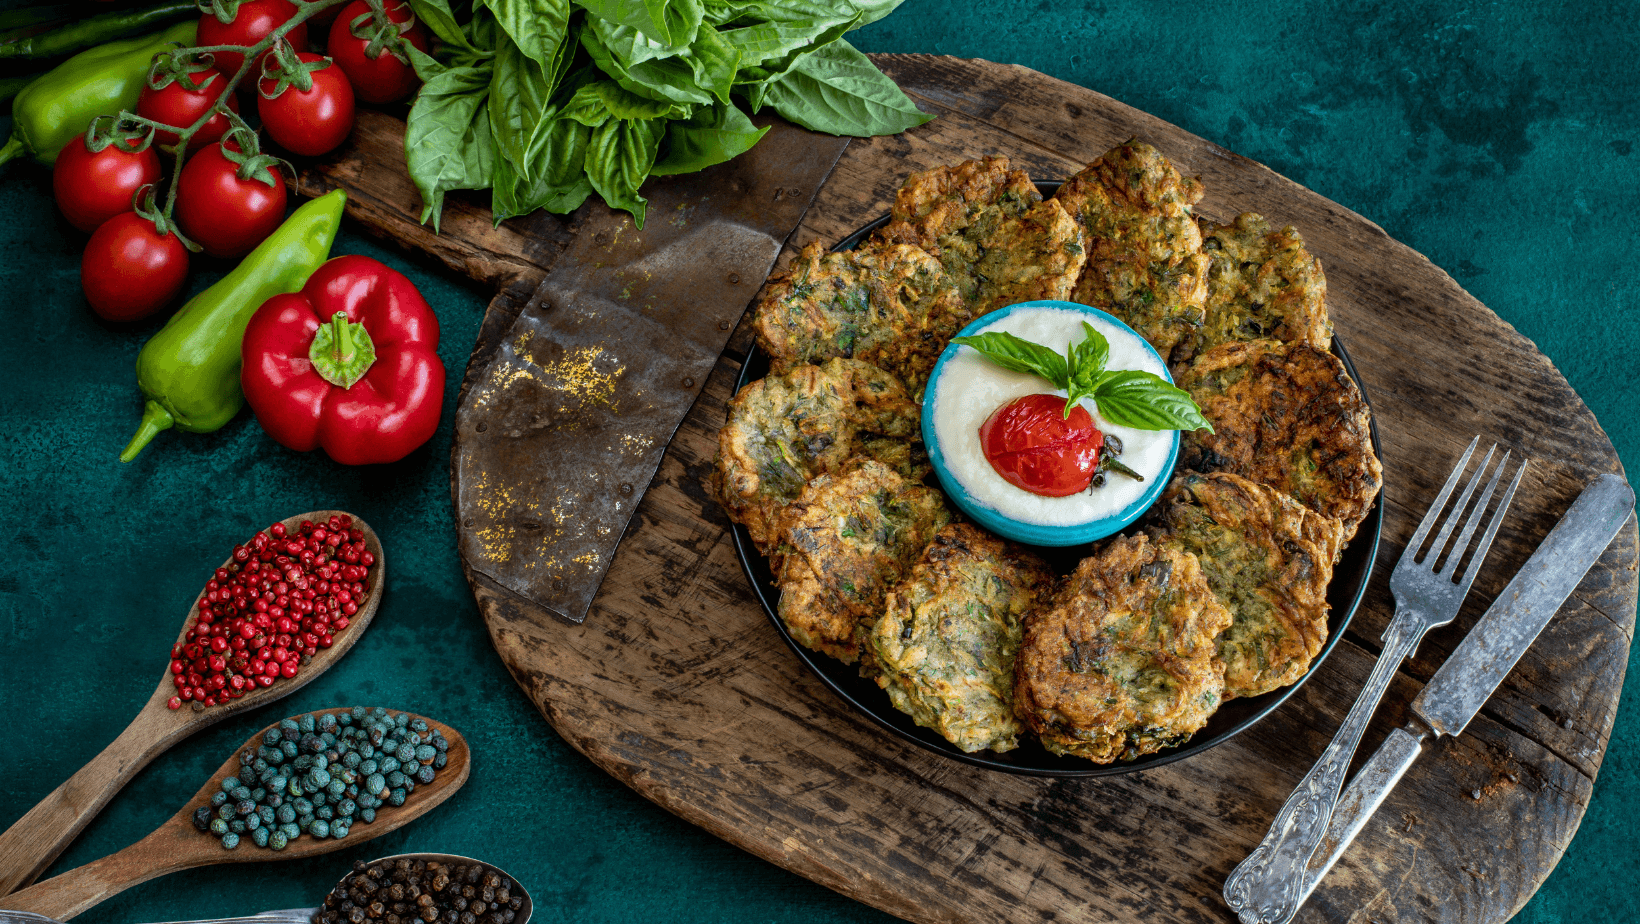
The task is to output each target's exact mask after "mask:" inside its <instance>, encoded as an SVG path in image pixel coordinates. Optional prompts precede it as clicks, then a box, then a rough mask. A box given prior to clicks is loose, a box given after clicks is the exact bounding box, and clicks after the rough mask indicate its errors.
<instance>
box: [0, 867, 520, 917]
mask: <svg viewBox="0 0 1640 924" xmlns="http://www.w3.org/2000/svg"><path fill="white" fill-rule="evenodd" d="M393 860H421V861H423V862H434V861H436V862H439V863H445V864H457V863H478V864H480V865H483V866H487V867H489V868H490V869H493V870H495V871H496V872H498V873H500V874H501V875H503V876H506V877H507V878H508V879H510V880H512V882H513V886H514V888H515V889H516V890H517V893H518V894H519V895H521V896H523V898H524V904H522V905H520V906H519V908H518V916H517V917H516V918H514V919H513V924H530V916H531V915H532V914H533V913H534V911H535V903H534V902H533V901H532V900H531V899H530V893H529V890H528V889H526V888H524V884H523V883H522V882H519V881H518V878H517V877H516V876H514V875H512V874H511V873H509V872H507V871H506V870H504V869H502V868H501V867H499V866H496V865H495V864H493V863H485V862H484V861H482V860H474V859H473V858H472V857H463V856H460V855H458V854H453V853H399V854H394V855H393V856H390V857H382V858H381V859H379V860H371V861H370V862H369V863H368V864H366V865H367V866H375V865H376V864H378V863H388V862H391V861H393ZM352 875H353V872H352V871H351V870H349V871H348V873H347V875H346V876H343V877H342V878H341V879H340V880H339V881H338V882H337V883H336V884H337V885H341V884H342V883H343V882H346V881H347V880H348V878H349V877H351V876H352ZM318 911H319V909H318V908H290V909H287V910H284V911H264V912H262V913H261V914H252V915H247V916H245V917H238V918H201V919H199V920H197V921H168V922H163V924H311V922H312V921H313V916H314V915H315V914H317V913H318ZM0 924H62V922H60V921H58V920H57V919H56V918H48V917H46V916H45V915H43V914H35V913H34V912H32V911H0Z"/></svg>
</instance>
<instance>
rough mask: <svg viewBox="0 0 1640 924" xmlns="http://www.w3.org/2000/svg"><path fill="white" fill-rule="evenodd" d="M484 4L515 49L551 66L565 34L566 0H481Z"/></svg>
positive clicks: (567, 17)
mask: <svg viewBox="0 0 1640 924" xmlns="http://www.w3.org/2000/svg"><path fill="white" fill-rule="evenodd" d="M484 5H485V6H486V7H488V8H489V10H490V12H492V13H494V14H495V18H496V22H497V23H499V24H500V26H501V29H502V31H504V32H506V33H507V36H508V37H509V38H511V39H512V40H513V41H514V42H516V43H517V44H518V48H519V50H521V51H523V52H524V54H525V55H526V56H528V57H529V58H530V59H532V60H534V61H536V62H537V63H539V64H541V65H542V66H543V67H547V68H550V67H552V65H553V62H554V60H555V59H556V58H557V56H558V54H559V49H561V48H562V47H563V45H564V39H565V38H566V37H567V36H568V35H569V14H570V5H569V0H484Z"/></svg>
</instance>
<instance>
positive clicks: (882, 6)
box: [854, 0, 905, 26]
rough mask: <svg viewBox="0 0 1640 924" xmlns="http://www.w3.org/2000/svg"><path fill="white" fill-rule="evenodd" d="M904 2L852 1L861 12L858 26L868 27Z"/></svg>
mask: <svg viewBox="0 0 1640 924" xmlns="http://www.w3.org/2000/svg"><path fill="white" fill-rule="evenodd" d="M903 2H905V0H854V5H855V6H856V7H859V9H860V12H861V14H862V15H861V17H860V25H862V26H869V25H871V24H872V23H874V22H876V21H877V20H879V19H882V18H883V17H884V16H887V15H888V14H890V13H892V12H894V10H895V9H896V8H897V7H898V6H899V5H900V4H901V3H903Z"/></svg>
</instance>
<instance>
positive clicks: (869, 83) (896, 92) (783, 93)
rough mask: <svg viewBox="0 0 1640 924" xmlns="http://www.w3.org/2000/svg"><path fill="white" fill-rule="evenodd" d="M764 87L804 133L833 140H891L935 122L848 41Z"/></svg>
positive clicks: (765, 98)
mask: <svg viewBox="0 0 1640 924" xmlns="http://www.w3.org/2000/svg"><path fill="white" fill-rule="evenodd" d="M761 86H762V87H763V88H764V90H763V94H762V100H761V102H762V103H766V104H767V105H770V106H773V107H774V109H775V111H776V112H778V113H780V114H781V115H782V116H785V117H786V118H787V119H790V120H791V121H793V122H796V123H797V124H798V125H801V126H803V127H804V128H807V129H809V130H811V131H817V132H826V133H827V134H831V135H856V136H862V135H891V134H896V133H898V132H903V131H905V130H906V129H908V128H915V127H916V126H918V125H921V124H923V123H924V122H927V121H929V120H930V119H932V118H934V116H933V114H932V113H927V112H923V111H922V110H920V109H918V108H917V104H916V103H913V102H912V101H911V99H910V97H908V96H906V95H905V92H904V91H902V90H901V89H900V87H899V85H898V84H896V83H895V82H894V81H892V80H889V79H888V77H887V76H885V75H884V74H883V72H882V71H880V70H878V69H877V65H875V64H872V63H871V59H870V58H867V57H866V56H865V55H863V54H861V53H860V52H859V51H857V50H855V48H854V46H853V45H850V44H849V43H848V42H846V41H844V40H842V39H838V40H837V41H835V42H832V43H831V44H830V45H826V46H825V47H823V48H819V49H816V50H815V51H811V52H809V53H808V54H805V55H803V56H802V57H800V58H798V59H797V62H796V63H795V64H793V65H792V69H791V70H790V71H788V72H786V73H785V74H784V75H782V76H779V77H776V78H773V79H772V80H769V81H768V82H766V83H764V84H762V85H761ZM754 98H755V94H754Z"/></svg>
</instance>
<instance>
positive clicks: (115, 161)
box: [51, 134, 160, 231]
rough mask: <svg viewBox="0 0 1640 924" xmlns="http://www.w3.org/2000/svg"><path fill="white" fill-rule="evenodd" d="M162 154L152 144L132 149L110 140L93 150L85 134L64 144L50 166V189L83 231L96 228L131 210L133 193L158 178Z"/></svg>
mask: <svg viewBox="0 0 1640 924" xmlns="http://www.w3.org/2000/svg"><path fill="white" fill-rule="evenodd" d="M159 176H160V165H159V154H157V153H155V151H154V149H153V148H152V147H147V148H143V149H142V150H141V151H138V152H136V153H134V154H133V153H132V152H130V151H126V150H122V149H121V148H120V146H119V145H116V144H111V145H109V146H108V147H106V148H103V149H102V150H101V151H97V152H96V153H92V152H91V150H90V149H88V148H87V147H86V146H85V135H84V134H80V135H76V136H74V139H73V140H72V141H70V142H69V143H68V144H65V145H63V150H62V153H60V154H58V155H57V163H56V165H55V166H53V167H52V168H51V190H52V193H53V194H54V195H55V196H56V198H57V208H58V209H59V210H61V211H62V213H63V217H64V218H67V219H68V223H69V224H71V225H73V226H74V227H76V228H79V229H80V230H81V231H95V230H97V227H98V226H99V225H101V224H102V223H103V222H105V221H107V220H108V219H110V218H113V217H114V216H115V215H118V214H120V213H121V212H129V211H131V197H132V196H133V195H135V194H136V192H137V190H139V189H141V188H142V187H144V186H146V185H148V184H149V183H157V182H159Z"/></svg>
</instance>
